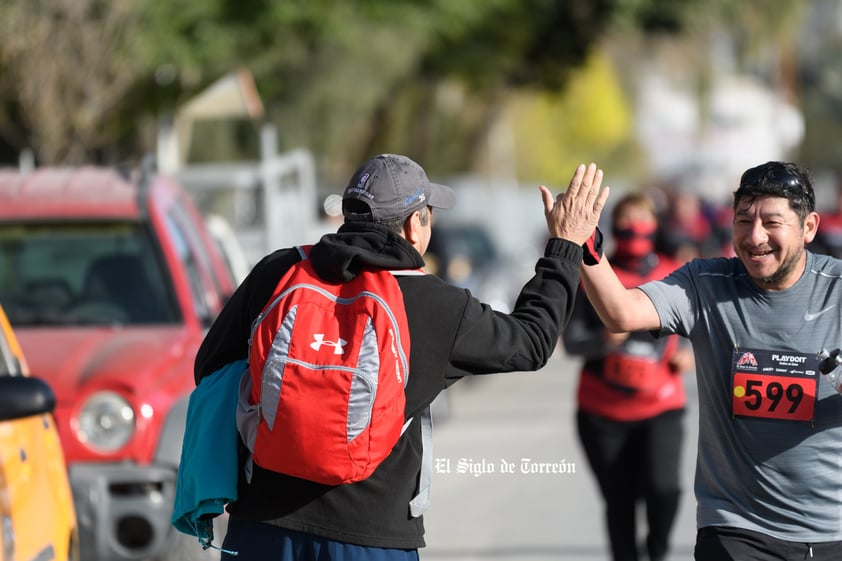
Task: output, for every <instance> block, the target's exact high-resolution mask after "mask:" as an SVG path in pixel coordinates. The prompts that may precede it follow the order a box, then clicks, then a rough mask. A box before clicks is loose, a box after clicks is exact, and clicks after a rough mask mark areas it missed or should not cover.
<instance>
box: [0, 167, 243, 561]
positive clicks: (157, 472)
mask: <svg viewBox="0 0 842 561" xmlns="http://www.w3.org/2000/svg"><path fill="white" fill-rule="evenodd" d="M234 285H235V281H234V279H233V277H232V275H231V273H230V272H229V270H228V268H227V267H226V262H225V259H224V258H223V256H222V255H221V254H220V252H219V248H218V245H217V244H215V243H214V242H213V240H212V239H211V236H210V234H209V232H208V230H207V228H206V226H205V223H204V220H203V218H202V216H201V215H200V214H199V212H198V211H197V209H196V207H195V206H194V205H193V203H192V201H191V200H190V198H189V197H188V196H187V194H186V193H185V191H183V190H182V188H181V187H180V186H179V185H178V184H177V183H175V182H174V181H172V180H169V179H166V178H163V177H158V176H155V174H154V173H151V172H146V173H141V172H138V173H135V174H127V173H121V172H119V171H117V170H113V169H105V168H93V167H83V168H73V169H58V168H56V169H48V168H42V169H37V170H35V171H33V172H31V173H28V174H24V173H21V172H18V171H11V170H10V171H0V303H2V305H3V306H4V307H5V309H6V313H7V315H8V316H9V319H10V321H11V323H12V325H13V327H14V329H15V331H16V333H17V335H18V338H19V340H20V343H21V346H22V347H23V350H24V353H25V355H26V357H27V359H28V362H29V364H30V369H31V371H32V374H33V375H34V376H37V377H40V378H42V379H44V380H46V381H47V382H48V383H49V384H50V385H51V386H52V388H53V390H54V392H55V395H56V399H57V405H56V409H55V417H56V421H57V425H58V429H59V435H60V438H61V442H62V447H63V449H64V454H65V456H66V460H67V464H68V469H69V475H70V482H71V486H72V490H73V496H74V502H75V506H76V512H77V517H78V520H79V534H80V544H81V554H82V555H81V557H82V559H85V560H86V561H97V560H99V561H106V560H107V561H113V560H130V559H131V560H140V559H149V558H155V559H186V558H188V557H189V556H191V555H195V556H196V557H198V558H207V557H206V555H205V553H206V552H203V551H202V550H201V547H200V546H198V545H197V544H196V543H195V542H192V543H191V544H190V547H189V548H188V547H181V544H180V541H179V540H180V539H183V538H187V539H188V540H190V539H191V538H189V537H188V536H185V535H183V534H179V533H178V532H176V531H175V530H174V529H173V528H172V526H171V524H170V517H171V514H172V508H173V500H174V490H175V481H176V474H177V469H178V462H179V459H180V454H181V442H182V436H183V431H184V423H185V415H186V411H187V401H188V397H189V394H190V392H191V391H192V390H193V388H194V382H193V359H194V356H195V353H196V350H197V348H198V346H199V344H200V342H201V341H202V338H203V336H204V333H205V331H206V329H207V328H208V327H209V326H210V324H211V322H212V321H213V320H214V318H215V317H216V315H217V313H218V312H219V310H220V308H221V307H222V305H223V303H224V301H225V299H226V298H227V297H228V296H229V295H230V294H231V292H233V290H234V288H235V286H234Z"/></svg>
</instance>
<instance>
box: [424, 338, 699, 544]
mask: <svg viewBox="0 0 842 561" xmlns="http://www.w3.org/2000/svg"><path fill="white" fill-rule="evenodd" d="M578 364H579V363H578V362H577V360H576V359H571V358H570V357H567V356H565V355H564V354H563V352H558V353H557V354H556V356H554V357H553V358H552V360H551V361H550V363H549V364H548V365H547V367H545V368H544V369H543V370H541V371H539V372H534V373H517V374H503V375H494V376H488V377H484V378H478V379H472V380H463V381H461V382H459V383H458V384H456V385H455V386H454V387H453V388H451V389H450V390H449V392H450V395H449V404H450V407H449V409H450V413H449V415H448V417H447V418H446V419H445V420H443V421H440V422H439V423H437V425H436V427H435V433H434V434H435V436H434V440H435V447H434V456H435V458H436V460H437V466H436V468H437V469H436V470H435V473H434V478H433V488H432V508H431V510H430V512H429V513H428V514H427V515H426V517H425V519H426V527H427V544H428V546H427V547H426V548H425V549H422V550H421V560H422V561H474V560H491V561H545V560H550V559H552V560H562V561H564V560H578V561H602V560H606V561H608V560H609V559H610V558H609V555H608V550H607V545H606V540H605V536H604V531H603V526H602V514H601V508H602V506H601V503H600V500H599V496H598V494H597V490H596V486H595V482H594V480H593V476H592V475H591V473H590V470H589V469H588V466H587V463H586V460H585V457H584V452H583V451H582V449H581V447H580V445H579V442H578V440H577V438H576V436H575V428H574V401H575V399H574V398H575V388H576V372H577V368H578ZM686 386H687V392H688V401H689V406H688V415H687V421H686V424H687V439H686V443H685V449H684V451H683V453H684V462H683V472H684V475H683V480H684V482H685V487H684V489H685V492H684V494H683V497H682V504H681V510H680V513H679V517H678V520H677V522H676V527H675V531H674V534H673V549H672V552H671V555H670V557H669V561H679V560H681V561H687V560H690V559H692V551H693V543H694V541H695V501H694V498H693V494H692V478H693V469H694V462H695V445H696V435H697V433H698V431H697V428H698V427H697V423H696V418H697V415H696V399H695V398H696V388H695V379H694V378H693V377H692V376H690V377H688V378H687V379H686ZM524 458H528V461H524V460H523V459H524ZM504 467H505V468H506V472H505V473H504V472H503V471H504ZM542 468H543V470H544V471H545V472H546V471H547V470H549V471H552V470H555V471H556V472H557V473H540V470H541V469H542ZM524 471H526V472H527V473H524ZM561 472H565V473H561Z"/></svg>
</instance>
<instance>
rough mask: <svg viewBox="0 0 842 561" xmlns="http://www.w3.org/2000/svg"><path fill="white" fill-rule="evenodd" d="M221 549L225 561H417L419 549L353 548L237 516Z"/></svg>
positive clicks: (231, 520) (229, 527) (229, 523)
mask: <svg viewBox="0 0 842 561" xmlns="http://www.w3.org/2000/svg"><path fill="white" fill-rule="evenodd" d="M222 550H223V552H222V557H221V560H222V561H418V550H417V549H392V548H384V547H365V546H361V545H353V544H349V543H345V542H339V541H335V540H329V539H327V538H322V537H319V536H314V535H313V534H308V533H305V532H296V531H295V530H287V529H286V528H281V527H278V526H273V525H271V524H263V523H262V522H255V521H253V520H247V519H244V518H240V517H236V516H230V517H229V518H228V532H227V533H226V534H225V540H224V541H223V542H222ZM235 552H236V555H234V553H235Z"/></svg>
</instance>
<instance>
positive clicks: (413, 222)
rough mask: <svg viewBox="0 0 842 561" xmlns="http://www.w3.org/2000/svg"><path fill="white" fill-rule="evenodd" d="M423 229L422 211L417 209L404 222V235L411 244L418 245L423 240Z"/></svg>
mask: <svg viewBox="0 0 842 561" xmlns="http://www.w3.org/2000/svg"><path fill="white" fill-rule="evenodd" d="M422 230H423V228H422V226H421V211H418V210H416V211H415V212H413V213H412V214H410V215H409V216H408V217H407V218H406V220H405V221H404V223H403V237H404V238H405V239H406V241H408V242H409V243H410V244H411V245H416V244H417V243H418V242H419V241H420V240H421V234H422Z"/></svg>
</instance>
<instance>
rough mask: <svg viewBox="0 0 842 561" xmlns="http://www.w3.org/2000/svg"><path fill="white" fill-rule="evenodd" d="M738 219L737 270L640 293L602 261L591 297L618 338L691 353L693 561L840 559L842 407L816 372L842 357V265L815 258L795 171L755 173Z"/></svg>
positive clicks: (587, 272)
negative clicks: (657, 340)
mask: <svg viewBox="0 0 842 561" xmlns="http://www.w3.org/2000/svg"><path fill="white" fill-rule="evenodd" d="M602 177H603V174H602V172H601V170H598V169H597V168H596V166H594V165H591V166H590V167H589V168H588V172H587V173H586V174H585V175H584V176H583V178H582V183H583V186H587V187H591V188H592V187H594V186H596V187H597V188H599V186H600V185H601V182H602ZM733 209H734V230H733V240H732V241H733V246H734V251H735V254H736V257H733V258H712V259H696V260H694V261H691V262H689V263H687V264H686V265H684V266H682V267H680V268H679V269H677V270H676V271H675V272H674V273H672V274H670V275H669V276H667V277H666V278H664V279H663V280H658V281H653V282H649V283H646V284H643V285H641V286H638V287H636V288H631V289H626V288H625V287H624V286H623V285H622V284H621V283H620V281H619V280H618V278H617V276H616V275H615V274H614V272H613V270H612V269H611V266H610V264H609V263H608V261H607V259H605V258H601V259H600V260H598V262H597V260H596V259H594V260H592V261H591V263H592V264H590V265H589V264H587V262H586V264H584V265H583V266H582V280H583V283H584V286H585V290H586V292H587V295H588V298H589V299H590V301H591V303H592V304H593V306H594V308H595V309H596V310H597V312H598V314H599V316H600V318H601V319H602V321H603V322H604V323H605V325H606V327H607V328H608V329H609V330H611V331H616V332H624V331H653V332H655V333H659V334H661V335H665V334H670V333H677V334H679V335H682V336H684V337H687V338H689V339H690V341H691V342H692V344H693V350H694V352H695V356H696V373H697V378H698V387H699V443H698V460H697V465H696V483H695V493H696V499H697V501H698V511H697V524H698V534H697V539H696V550H695V559H696V561H727V560H729V559H734V560H737V559H739V560H743V559H752V560H760V561H765V560H793V559H799V560H801V559H810V558H813V559H828V560H830V559H834V560H838V559H842V396H840V395H839V393H837V390H836V388H835V387H834V386H833V385H832V384H831V383H830V378H828V377H826V376H824V375H822V374H821V373H820V372H819V368H818V365H819V363H820V361H821V357H819V352H820V351H821V350H822V349H825V348H827V349H834V348H837V347H839V346H840V345H842V261H840V260H837V259H834V258H832V257H829V256H826V255H818V254H814V253H812V252H810V251H808V250H807V249H806V248H805V245H806V244H808V243H809V242H811V241H812V240H813V237H814V236H815V234H816V230H817V228H818V225H819V215H818V214H817V213H816V211H815V194H814V192H813V187H812V183H811V179H810V176H809V174H808V173H807V172H806V171H804V170H802V169H799V168H798V167H797V166H796V165H794V164H791V163H785V162H767V163H765V164H762V165H759V166H757V167H754V168H751V169H749V170H747V171H746V172H745V173H744V174H743V175H742V178H741V180H740V185H739V188H738V189H737V191H736V192H735V193H734V205H733Z"/></svg>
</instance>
